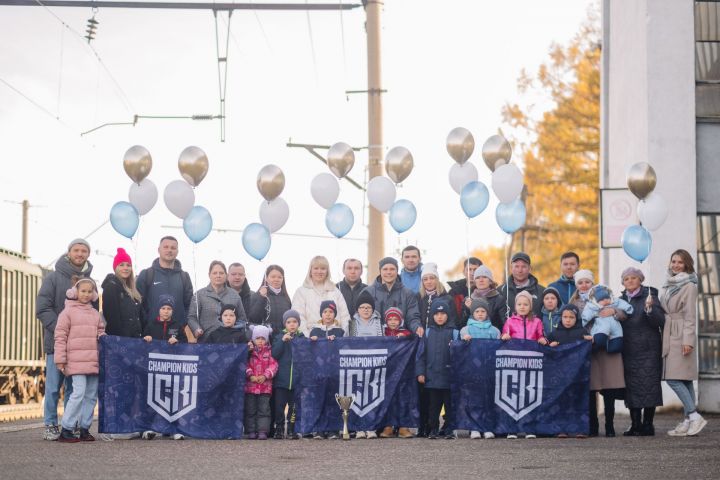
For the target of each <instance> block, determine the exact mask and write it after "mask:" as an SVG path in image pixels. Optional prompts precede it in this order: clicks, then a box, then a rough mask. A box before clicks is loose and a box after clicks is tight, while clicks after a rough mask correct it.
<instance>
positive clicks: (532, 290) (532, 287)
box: [498, 274, 582, 318]
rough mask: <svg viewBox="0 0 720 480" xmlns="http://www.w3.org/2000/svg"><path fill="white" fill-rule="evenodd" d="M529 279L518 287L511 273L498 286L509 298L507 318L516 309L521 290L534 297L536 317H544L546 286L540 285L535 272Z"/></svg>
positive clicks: (499, 290)
mask: <svg viewBox="0 0 720 480" xmlns="http://www.w3.org/2000/svg"><path fill="white" fill-rule="evenodd" d="M528 280H530V283H528V285H527V286H525V287H517V286H516V285H515V282H514V281H513V277H512V275H511V276H509V277H508V278H507V282H506V283H505V284H504V285H501V286H500V288H498V292H500V295H503V296H504V297H505V298H507V300H508V309H507V312H506V314H505V318H508V317H510V316H511V315H512V314H513V312H514V311H515V297H516V296H517V294H518V293H520V292H528V293H529V294H530V295H531V296H532V297H533V313H534V314H535V316H536V317H538V318H542V307H543V297H542V293H543V291H544V290H545V287H543V286H542V285H540V282H538V279H537V278H535V276H534V275H533V274H530V276H529V277H528ZM508 286H509V287H508ZM581 311H582V310H581Z"/></svg>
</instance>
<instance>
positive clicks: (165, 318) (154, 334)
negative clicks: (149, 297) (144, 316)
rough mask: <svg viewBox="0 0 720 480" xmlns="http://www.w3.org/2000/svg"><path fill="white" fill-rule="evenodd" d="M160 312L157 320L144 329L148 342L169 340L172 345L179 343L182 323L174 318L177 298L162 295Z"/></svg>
mask: <svg viewBox="0 0 720 480" xmlns="http://www.w3.org/2000/svg"><path fill="white" fill-rule="evenodd" d="M158 300H159V301H160V310H159V311H158V315H157V317H155V320H148V321H147V323H145V328H144V329H143V335H144V337H143V338H144V339H145V341H146V342H152V341H153V340H163V341H165V340H167V342H168V343H169V344H170V345H175V344H176V343H178V336H179V335H180V327H181V325H180V322H179V321H177V320H175V319H174V318H173V316H172V314H173V309H174V308H175V297H173V296H172V295H165V294H163V295H160V298H159V299H158Z"/></svg>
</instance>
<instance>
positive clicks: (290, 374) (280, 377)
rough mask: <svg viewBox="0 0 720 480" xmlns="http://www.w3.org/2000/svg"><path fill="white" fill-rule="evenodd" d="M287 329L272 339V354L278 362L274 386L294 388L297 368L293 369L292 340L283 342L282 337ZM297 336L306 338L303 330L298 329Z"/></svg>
mask: <svg viewBox="0 0 720 480" xmlns="http://www.w3.org/2000/svg"><path fill="white" fill-rule="evenodd" d="M285 333H287V332H285V330H284V329H283V330H282V331H281V332H279V333H277V334H276V335H275V337H274V338H273V341H272V356H273V358H274V359H275V360H277V362H278V371H277V374H276V375H275V378H273V387H278V388H287V389H288V390H292V388H293V385H295V383H296V382H297V376H298V373H297V370H294V369H293V357H292V345H291V344H292V341H290V342H283V340H282V337H283V335H285ZM295 338H305V335H303V333H302V332H301V331H299V330H298V331H297V333H296V334H295V337H294V338H293V340H294V339H295Z"/></svg>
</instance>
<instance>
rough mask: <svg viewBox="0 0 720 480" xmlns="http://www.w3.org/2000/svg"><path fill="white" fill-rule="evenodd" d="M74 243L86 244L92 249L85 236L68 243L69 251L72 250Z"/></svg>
mask: <svg viewBox="0 0 720 480" xmlns="http://www.w3.org/2000/svg"><path fill="white" fill-rule="evenodd" d="M73 245H85V246H86V247H87V249H88V251H90V244H89V243H88V241H87V240H85V239H84V238H76V239H75V240H73V241H72V242H70V244H69V245H68V252H69V251H70V250H72V247H73Z"/></svg>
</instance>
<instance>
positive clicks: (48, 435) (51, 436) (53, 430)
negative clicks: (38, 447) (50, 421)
mask: <svg viewBox="0 0 720 480" xmlns="http://www.w3.org/2000/svg"><path fill="white" fill-rule="evenodd" d="M58 438H60V428H59V427H58V426H57V425H45V433H43V440H47V441H50V442H54V441H55V440H57V439H58Z"/></svg>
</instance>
